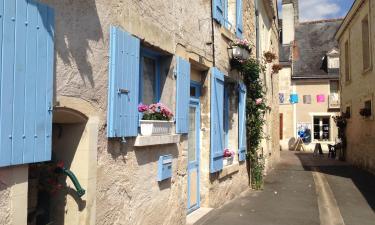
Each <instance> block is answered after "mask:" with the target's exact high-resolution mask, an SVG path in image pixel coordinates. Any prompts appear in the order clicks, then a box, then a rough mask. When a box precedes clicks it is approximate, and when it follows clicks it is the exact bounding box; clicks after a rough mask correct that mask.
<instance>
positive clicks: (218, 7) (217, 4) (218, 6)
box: [212, 0, 225, 24]
mask: <svg viewBox="0 0 375 225" xmlns="http://www.w3.org/2000/svg"><path fill="white" fill-rule="evenodd" d="M224 7H225V0H212V17H213V18H214V19H215V20H216V22H218V23H219V24H223V23H224V14H225V11H224V10H225V9H224Z"/></svg>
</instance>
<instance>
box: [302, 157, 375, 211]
mask: <svg viewBox="0 0 375 225" xmlns="http://www.w3.org/2000/svg"><path fill="white" fill-rule="evenodd" d="M295 154H296V156H297V157H298V158H299V160H300V162H301V164H302V166H303V168H304V170H306V171H314V169H315V168H317V169H318V171H319V172H321V173H323V174H327V175H333V176H338V177H344V178H347V179H350V180H351V181H352V182H353V184H354V185H355V186H356V188H357V189H358V190H359V191H360V192H361V194H362V195H363V197H364V198H365V199H366V201H367V203H368V205H369V206H370V207H371V209H372V210H373V211H375V175H374V174H371V173H370V172H368V171H366V170H363V169H361V168H357V167H354V166H352V165H349V164H348V163H345V162H342V161H338V160H335V159H329V158H328V156H327V155H324V156H323V157H313V154H312V153H295Z"/></svg>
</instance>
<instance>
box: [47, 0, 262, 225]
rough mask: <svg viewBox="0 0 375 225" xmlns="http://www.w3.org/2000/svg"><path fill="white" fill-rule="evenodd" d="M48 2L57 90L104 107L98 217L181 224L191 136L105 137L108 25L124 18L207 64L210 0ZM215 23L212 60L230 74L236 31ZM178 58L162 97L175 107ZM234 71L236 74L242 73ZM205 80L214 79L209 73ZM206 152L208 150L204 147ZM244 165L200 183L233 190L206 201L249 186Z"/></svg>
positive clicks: (249, 29)
mask: <svg viewBox="0 0 375 225" xmlns="http://www.w3.org/2000/svg"><path fill="white" fill-rule="evenodd" d="M44 2H46V3H48V4H50V5H51V6H52V7H53V8H55V10H56V45H55V49H56V69H55V71H56V79H55V89H56V97H59V96H70V97H75V98H81V99H84V100H85V101H87V102H89V103H90V104H91V105H92V106H93V107H94V108H96V109H97V110H98V112H99V115H100V131H99V138H98V139H99V142H98V161H97V163H98V167H97V174H98V175H97V209H96V213H97V217H96V224H132V225H133V224H139V225H147V224H150V225H151V224H166V225H167V224H171V225H172V224H173V225H177V224H184V223H185V216H186V202H187V200H186V198H187V193H186V192H187V190H186V188H187V175H186V165H187V159H186V156H187V137H186V136H182V140H181V142H180V143H179V144H177V145H173V144H172V145H165V146H154V147H142V148H140V147H139V148H135V147H133V145H134V141H135V140H134V138H128V139H127V143H125V144H123V143H120V142H119V140H108V139H107V138H106V108H107V87H108V49H109V28H110V25H117V26H120V27H122V28H123V29H124V30H126V31H128V32H129V33H131V34H133V35H135V36H137V37H139V38H140V39H141V40H142V42H143V43H144V44H147V45H150V46H152V47H154V48H155V49H159V50H161V51H163V52H165V53H168V54H171V55H173V54H178V55H180V56H183V57H185V58H194V57H196V56H200V59H202V61H203V63H204V64H205V66H207V67H210V66H212V63H213V57H212V44H210V42H211V1H209V0H203V1H173V0H167V1H165V0H159V1H154V0H143V1H131V0H123V1H119V0H96V1H94V0H74V1H73V0H65V1H59V0H44ZM252 2H253V1H251V0H249V1H244V7H246V9H247V10H248V12H246V13H244V15H245V21H246V22H245V21H244V25H245V28H244V30H245V33H246V35H247V36H246V37H247V38H249V39H251V37H253V35H254V33H255V32H253V30H254V27H253V26H252V23H251V22H252V20H253V18H254V17H253V11H254V10H253V8H252V6H253V5H252V4H253V3H252ZM214 27H215V28H214V29H215V48H216V49H215V50H216V55H215V63H216V66H217V67H219V68H220V69H221V70H223V71H226V72H227V73H228V74H229V71H230V68H229V58H228V57H229V56H228V50H227V46H228V43H229V42H230V40H232V39H233V38H234V36H233V34H232V35H231V34H230V32H229V34H228V32H225V31H223V30H222V28H220V27H219V26H218V25H217V24H216V23H215V24H214ZM225 34H226V35H225ZM198 58H199V57H198ZM173 65H174V59H172V61H171V63H170V66H169V72H168V74H167V75H166V78H165V81H164V85H165V86H164V87H165V88H163V91H162V101H163V102H164V103H165V104H167V105H168V106H169V107H171V108H172V109H174V108H175V97H174V93H175V86H174V85H170V84H174V83H175V78H174V76H173V69H174V66H173ZM233 76H234V77H235V79H237V78H238V77H237V75H233ZM206 80H207V81H208V82H207V83H209V80H210V77H209V76H208V78H207V79H206ZM207 95H208V96H209V89H208V90H207ZM171 96H172V97H171ZM206 101H207V100H206ZM208 101H209V99H208ZM202 117H203V118H205V117H206V119H209V115H207V111H206V112H203V111H202ZM202 134H203V135H202V136H203V137H202V139H203V140H204V139H205V138H206V140H207V139H208V140H209V126H208V127H207V130H206V131H205V132H202ZM208 146H209V145H208ZM202 151H204V149H202ZM205 152H206V154H209V151H208V150H207V149H206V150H205ZM170 153H171V154H172V155H173V176H172V179H171V180H170V181H165V182H161V183H158V182H157V181H156V172H157V160H158V157H159V156H160V155H163V154H170ZM208 159H209V158H208V157H207V158H206V160H208ZM202 164H203V163H202ZM206 170H207V169H206ZM240 170H241V172H240V173H237V174H234V175H232V176H231V178H228V179H226V180H222V181H220V182H218V181H216V180H210V179H208V180H209V181H210V182H209V185H208V186H206V187H204V186H203V187H202V190H204V189H206V190H219V188H220V190H221V191H222V192H225V193H228V194H227V197H223V196H224V195H222V192H220V193H219V191H210V192H209V195H208V194H207V196H209V197H210V199H214V200H213V203H210V204H209V205H211V206H218V205H219V204H218V203H220V204H222V203H224V202H225V201H226V200H229V199H231V198H233V197H234V196H235V195H237V194H239V193H240V192H241V191H243V190H244V189H245V188H246V187H247V175H246V173H245V172H242V171H245V165H244V164H243V165H241V166H240ZM204 179H205V178H202V180H204ZM215 182H218V184H216V183H215ZM211 185H212V186H211ZM203 192H204V191H202V193H203ZM210 201H211V200H210Z"/></svg>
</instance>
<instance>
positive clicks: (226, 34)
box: [220, 26, 237, 41]
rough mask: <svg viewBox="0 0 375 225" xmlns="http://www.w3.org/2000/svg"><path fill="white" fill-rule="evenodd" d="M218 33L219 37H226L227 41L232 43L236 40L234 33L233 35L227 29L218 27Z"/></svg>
mask: <svg viewBox="0 0 375 225" xmlns="http://www.w3.org/2000/svg"><path fill="white" fill-rule="evenodd" d="M220 33H221V35H223V36H224V37H226V38H227V39H229V40H231V41H234V40H236V38H237V37H236V34H235V33H233V32H232V31H231V30H229V29H228V28H226V27H224V26H221V27H220Z"/></svg>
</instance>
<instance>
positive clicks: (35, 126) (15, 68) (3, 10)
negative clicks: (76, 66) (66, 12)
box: [0, 0, 55, 167]
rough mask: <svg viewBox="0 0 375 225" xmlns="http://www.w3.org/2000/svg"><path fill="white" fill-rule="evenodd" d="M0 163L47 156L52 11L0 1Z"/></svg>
mask: <svg viewBox="0 0 375 225" xmlns="http://www.w3.org/2000/svg"><path fill="white" fill-rule="evenodd" d="M0 15H2V16H1V17H0V43H4V44H3V45H1V47H0V48H1V51H0V69H1V73H0V167H2V166H10V165H18V164H24V163H36V162H42V161H48V160H51V155H52V152H51V151H52V149H51V145H52V141H51V139H52V107H53V103H52V101H53V71H54V70H53V66H54V21H55V18H54V11H53V9H52V8H50V7H48V6H47V5H45V4H41V3H38V2H36V1H32V0H29V1H9V0H0Z"/></svg>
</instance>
